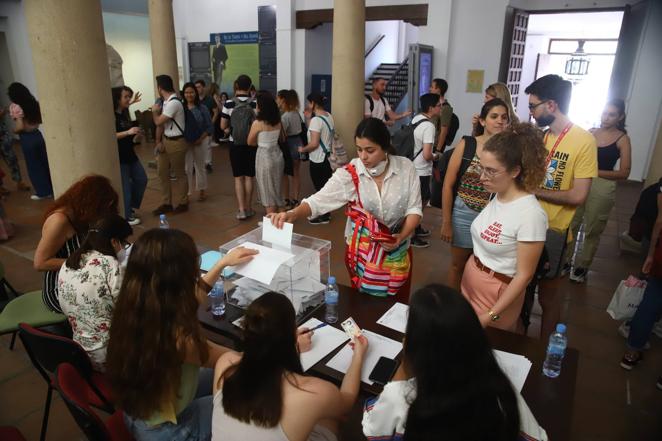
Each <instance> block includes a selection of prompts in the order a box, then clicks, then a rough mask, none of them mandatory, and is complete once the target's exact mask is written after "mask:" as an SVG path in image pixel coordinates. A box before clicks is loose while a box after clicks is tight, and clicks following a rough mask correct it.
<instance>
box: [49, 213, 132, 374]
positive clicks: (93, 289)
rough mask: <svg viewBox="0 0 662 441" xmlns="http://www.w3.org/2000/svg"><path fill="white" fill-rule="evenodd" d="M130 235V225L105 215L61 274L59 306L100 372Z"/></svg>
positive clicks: (121, 219) (89, 232) (64, 265)
mask: <svg viewBox="0 0 662 441" xmlns="http://www.w3.org/2000/svg"><path fill="white" fill-rule="evenodd" d="M131 234H133V230H132V229H131V226H130V225H129V224H128V222H127V221H126V220H125V219H124V218H122V217H121V216H118V215H116V214H111V215H108V216H106V217H104V218H102V219H101V220H100V221H98V222H96V223H95V224H94V225H93V226H92V228H90V229H89V230H88V233H87V237H86V238H85V241H84V242H83V243H82V245H81V246H80V248H78V249H77V250H76V251H75V252H74V253H73V254H72V255H71V256H69V257H68V258H67V260H66V261H65V262H64V263H63V264H62V268H61V269H60V272H59V273H58V282H57V283H58V291H57V292H58V298H59V301H60V307H61V308H62V312H63V313H64V314H65V315H66V316H67V318H68V319H69V324H70V325H71V329H72V330H73V339H74V341H76V342H77V343H78V344H80V345H81V346H82V347H83V349H85V350H86V351H87V353H88V355H89V356H90V359H91V360H92V364H93V365H94V367H95V369H97V370H99V371H103V370H104V364H105V361H106V347H107V346H108V338H109V332H110V319H111V317H112V315H113V309H114V308H115V300H116V299H117V296H118V294H119V292H120V285H121V284H122V277H121V274H122V272H121V271H122V270H121V268H120V266H121V265H120V261H121V260H123V256H122V255H123V254H124V251H125V250H126V249H127V248H128V245H129V243H128V242H127V238H128V237H129V236H131Z"/></svg>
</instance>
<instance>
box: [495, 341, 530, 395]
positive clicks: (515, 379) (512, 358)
mask: <svg viewBox="0 0 662 441" xmlns="http://www.w3.org/2000/svg"><path fill="white" fill-rule="evenodd" d="M494 358H496V360H497V363H499V366H500V367H501V370H502V371H503V373H504V374H506V377H508V379H509V380H510V382H511V383H512V384H513V387H514V388H515V389H517V391H518V392H522V388H523V387H524V382H525V381H526V377H527V376H528V375H529V371H530V370H531V361H529V359H528V358H526V357H524V356H523V355H518V354H512V353H510V352H504V351H498V350H496V349H495V350H494Z"/></svg>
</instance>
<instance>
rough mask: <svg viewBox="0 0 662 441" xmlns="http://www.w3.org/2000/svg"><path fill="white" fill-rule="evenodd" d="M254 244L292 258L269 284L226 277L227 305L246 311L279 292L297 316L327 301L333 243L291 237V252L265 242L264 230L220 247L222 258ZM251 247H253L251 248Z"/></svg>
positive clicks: (249, 279) (235, 276)
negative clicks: (288, 254) (268, 295)
mask: <svg viewBox="0 0 662 441" xmlns="http://www.w3.org/2000/svg"><path fill="white" fill-rule="evenodd" d="M247 243H253V244H256V245H260V246H263V247H266V248H271V249H273V250H276V251H281V252H286V253H290V254H292V255H293V256H292V257H291V258H289V259H288V260H286V261H285V262H284V263H282V264H280V266H278V268H277V270H276V273H275V275H274V277H273V279H272V280H271V282H270V283H269V284H266V283H263V282H260V281H258V280H255V279H254V278H249V277H246V276H243V275H241V274H238V273H237V272H235V271H233V272H231V273H230V274H226V275H225V281H226V282H225V292H226V293H227V302H228V303H230V304H233V305H236V306H238V307H241V308H247V307H248V305H250V304H251V302H252V301H253V300H255V299H257V298H258V297H260V296H261V295H262V294H264V293H266V292H269V291H276V292H279V293H281V294H284V295H285V296H287V298H288V299H290V301H291V302H292V305H293V306H294V310H295V311H296V314H297V316H301V315H302V314H304V313H306V312H307V311H309V310H310V309H311V308H314V307H316V306H318V305H319V304H321V303H322V302H323V301H324V289H325V284H326V282H327V279H328V278H329V271H330V259H331V254H330V252H331V242H330V241H328V240H323V239H318V238H315V237H310V236H304V235H302V234H296V233H293V234H292V245H291V248H285V247H282V246H280V245H276V244H272V243H271V242H267V241H263V240H262V227H259V228H256V229H255V230H252V231H250V232H248V233H246V234H244V235H243V236H240V237H238V238H236V239H234V240H232V241H230V242H228V243H226V244H224V245H221V246H220V247H219V250H220V252H221V254H223V255H225V254H227V253H228V252H229V251H230V250H231V249H233V248H235V247H237V246H242V245H246V244H247ZM249 247H250V245H249Z"/></svg>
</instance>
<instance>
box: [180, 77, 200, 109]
mask: <svg viewBox="0 0 662 441" xmlns="http://www.w3.org/2000/svg"><path fill="white" fill-rule="evenodd" d="M189 87H190V88H191V89H193V91H194V92H195V98H194V99H193V104H194V105H195V106H199V105H200V95H198V89H196V87H195V84H194V83H192V82H191V81H189V82H188V83H186V84H184V87H182V98H183V99H184V104H186V105H188V101H186V96H185V95H184V92H186V89H188V88H189Z"/></svg>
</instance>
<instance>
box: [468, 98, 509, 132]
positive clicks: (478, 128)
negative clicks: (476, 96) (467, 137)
mask: <svg viewBox="0 0 662 441" xmlns="http://www.w3.org/2000/svg"><path fill="white" fill-rule="evenodd" d="M499 106H501V107H503V108H504V109H506V113H508V105H507V104H506V103H505V102H504V101H503V100H502V99H501V98H493V99H491V100H489V101H488V102H486V103H485V104H483V107H482V108H481V109H480V117H479V119H478V121H476V125H474V136H480V135H482V134H483V133H485V127H483V125H482V124H481V123H480V120H481V119H486V118H487V115H488V114H489V113H490V110H492V109H494V108H495V107H499ZM508 115H509V116H508V120H510V114H508Z"/></svg>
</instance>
